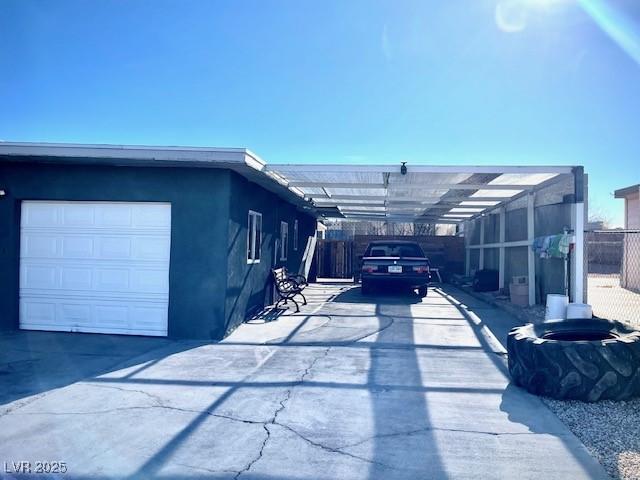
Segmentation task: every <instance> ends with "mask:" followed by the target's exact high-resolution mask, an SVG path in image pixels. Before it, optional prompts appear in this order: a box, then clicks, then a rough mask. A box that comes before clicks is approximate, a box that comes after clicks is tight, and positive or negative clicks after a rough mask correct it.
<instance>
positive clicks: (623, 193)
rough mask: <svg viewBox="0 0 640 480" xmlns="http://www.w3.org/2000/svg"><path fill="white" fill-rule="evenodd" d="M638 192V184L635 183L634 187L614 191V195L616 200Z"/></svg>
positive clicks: (639, 190)
mask: <svg viewBox="0 0 640 480" xmlns="http://www.w3.org/2000/svg"><path fill="white" fill-rule="evenodd" d="M638 192H640V183H636V184H635V185H631V186H630V187H625V188H621V189H620V190H616V191H615V192H614V195H615V197H616V198H625V197H628V196H629V195H632V194H634V193H638Z"/></svg>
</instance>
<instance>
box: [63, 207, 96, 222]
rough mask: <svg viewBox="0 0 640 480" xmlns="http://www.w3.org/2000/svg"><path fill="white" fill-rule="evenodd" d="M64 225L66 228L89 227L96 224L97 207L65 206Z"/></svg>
mask: <svg viewBox="0 0 640 480" xmlns="http://www.w3.org/2000/svg"><path fill="white" fill-rule="evenodd" d="M61 208H62V224H63V225H64V226H65V227H87V226H91V225H94V224H95V218H94V215H95V206H94V205H92V204H77V205H71V204H69V205H64V206H62V207H61Z"/></svg>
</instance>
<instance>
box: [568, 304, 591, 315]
mask: <svg viewBox="0 0 640 480" xmlns="http://www.w3.org/2000/svg"><path fill="white" fill-rule="evenodd" d="M591 317H593V309H592V308H591V305H588V304H586V303H570V304H569V305H567V318H591Z"/></svg>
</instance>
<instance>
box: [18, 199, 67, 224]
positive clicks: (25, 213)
mask: <svg viewBox="0 0 640 480" xmlns="http://www.w3.org/2000/svg"><path fill="white" fill-rule="evenodd" d="M22 225H23V226H29V227H39V226H40V227H51V226H55V225H58V207H57V206H56V205H52V204H49V203H30V204H29V206H28V208H24V209H23V210H22Z"/></svg>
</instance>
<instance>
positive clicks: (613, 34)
mask: <svg viewBox="0 0 640 480" xmlns="http://www.w3.org/2000/svg"><path fill="white" fill-rule="evenodd" d="M578 3H579V4H580V6H582V8H583V9H584V10H585V12H587V13H588V14H589V16H590V17H591V18H592V19H593V21H594V22H596V24H597V25H598V26H599V27H600V28H601V29H602V30H603V31H604V32H605V33H606V34H607V35H608V36H609V38H611V39H612V40H613V41H614V42H615V43H616V44H617V45H618V46H619V47H620V48H621V49H622V50H624V51H625V52H626V53H627V54H628V55H629V56H630V57H631V58H633V59H634V60H635V62H636V63H638V64H640V35H639V34H638V32H640V25H638V23H637V22H634V21H633V20H632V19H631V18H629V17H628V16H626V15H624V14H623V13H622V12H620V11H619V10H616V9H614V8H613V7H611V6H610V5H609V4H608V3H607V2H606V1H605V0H578Z"/></svg>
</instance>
